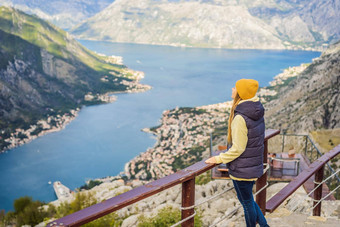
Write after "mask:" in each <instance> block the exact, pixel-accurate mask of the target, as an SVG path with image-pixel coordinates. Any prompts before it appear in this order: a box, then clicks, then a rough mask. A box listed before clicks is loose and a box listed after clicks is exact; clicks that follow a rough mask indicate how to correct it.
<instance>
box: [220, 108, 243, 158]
mask: <svg viewBox="0 0 340 227" xmlns="http://www.w3.org/2000/svg"><path fill="white" fill-rule="evenodd" d="M247 134H248V129H247V125H246V121H245V120H244V118H243V117H242V116H241V115H236V116H235V118H234V119H233V121H232V122H231V136H232V140H233V144H232V146H231V148H230V149H229V150H228V151H227V152H225V153H220V154H219V155H218V156H215V159H216V163H218V164H219V163H228V162H231V161H233V160H234V159H236V158H238V157H239V156H240V155H241V154H242V153H243V152H244V151H245V149H246V146H247V143H248V136H247Z"/></svg>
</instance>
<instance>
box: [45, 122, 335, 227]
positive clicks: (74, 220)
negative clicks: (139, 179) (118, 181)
mask: <svg viewBox="0 0 340 227" xmlns="http://www.w3.org/2000/svg"><path fill="white" fill-rule="evenodd" d="M279 133H280V131H279V130H272V129H271V130H266V133H265V141H264V147H265V150H264V163H267V153H268V140H269V139H270V138H272V137H274V136H276V135H278V134H279ZM339 153H340V145H339V146H337V147H336V148H334V149H333V150H332V151H330V152H328V153H327V154H325V155H323V156H322V157H320V158H319V159H318V160H316V161H315V162H314V163H312V164H311V166H310V168H309V169H307V170H305V171H303V172H302V173H301V174H300V175H299V176H298V177H296V178H295V179H294V180H293V181H292V182H291V183H289V184H288V185H287V186H286V187H285V188H283V189H282V190H281V191H280V192H279V193H277V194H276V195H275V196H273V197H272V198H271V199H270V200H269V201H268V202H266V187H267V186H268V183H267V173H266V172H265V173H264V174H263V175H262V177H260V178H259V179H258V180H257V181H256V192H257V193H256V202H257V204H258V205H259V207H260V209H261V210H262V212H263V213H265V212H266V211H269V212H273V211H274V210H275V209H276V208H277V207H278V206H279V205H280V204H281V203H282V202H283V201H284V200H285V199H286V198H288V196H289V195H291V194H292V193H293V192H295V190H296V189H297V188H298V187H300V186H301V185H302V184H303V183H304V182H305V181H306V180H307V179H309V178H310V177H311V176H312V175H313V174H315V181H316V183H319V184H320V182H322V179H323V168H324V166H325V164H326V163H327V162H328V161H329V160H330V159H332V158H333V157H335V156H336V155H337V154H339ZM215 166H216V164H206V163H205V161H204V160H203V161H200V162H197V163H195V164H194V165H191V166H189V167H187V168H185V169H183V170H180V171H178V172H176V173H174V174H171V175H169V176H166V177H163V178H161V179H158V180H156V181H153V182H151V183H148V184H146V185H143V186H140V187H137V188H134V189H132V190H131V191H128V192H126V193H123V194H121V195H118V196H116V197H113V198H111V199H108V200H106V201H103V202H101V203H98V204H96V205H93V206H90V207H88V208H85V209H83V210H80V211H78V212H75V213H73V214H70V215H68V216H65V217H63V218H60V219H58V220H55V221H53V222H51V223H49V224H48V225H47V226H49V227H52V226H54V227H57V226H80V225H83V224H86V223H88V222H91V221H93V220H96V219H98V218H100V217H102V216H105V215H107V214H109V213H112V212H114V211H117V210H119V209H122V208H124V207H126V206H129V205H131V204H134V203H136V202H138V201H140V200H143V199H146V198H148V197H150V196H152V195H155V194H156V193H159V192H161V191H164V190H166V189H169V188H171V187H174V186H175V185H178V184H182V209H181V219H182V221H181V223H180V224H181V225H182V226H194V218H193V217H194V216H195V210H194V207H195V206H196V205H198V204H196V205H195V177H196V176H198V175H200V174H202V173H204V172H206V171H208V170H210V169H212V168H214V167H215ZM316 186H317V184H316V185H315V187H316ZM321 192H322V187H319V188H318V189H316V190H315V193H314V200H315V201H319V204H316V207H315V208H314V209H313V213H315V215H319V216H320V211H321ZM237 209H238V208H237ZM314 210H315V211H314ZM234 211H235V210H234ZM235 212H236V211H235ZM235 212H234V213H235ZM228 215H230V214H228ZM231 215H232V214H231Z"/></svg>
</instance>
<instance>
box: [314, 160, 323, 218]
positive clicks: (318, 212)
mask: <svg viewBox="0 0 340 227" xmlns="http://www.w3.org/2000/svg"><path fill="white" fill-rule="evenodd" d="M324 168H325V165H323V166H321V168H320V169H319V170H318V171H316V173H315V180H314V188H315V187H317V186H318V185H319V184H320V183H321V182H322V180H323V171H324ZM321 197H322V185H320V186H319V187H318V188H317V189H316V190H315V191H314V202H313V207H314V206H315V205H316V204H317V203H318V201H319V200H320V199H321ZM320 215H321V202H320V203H319V204H318V205H317V206H316V207H315V208H314V209H313V216H320Z"/></svg>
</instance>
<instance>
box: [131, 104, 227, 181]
mask: <svg viewBox="0 0 340 227" xmlns="http://www.w3.org/2000/svg"><path fill="white" fill-rule="evenodd" d="M230 107H231V102H228V103H220V104H214V105H209V106H203V107H196V108H190V109H188V108H176V109H174V110H166V111H164V112H163V115H162V119H161V125H160V126H159V127H157V128H155V129H153V130H152V131H153V133H154V134H155V135H156V137H157V142H156V144H155V145H154V147H153V148H149V149H148V150H147V151H146V152H144V153H141V154H140V155H139V156H137V157H135V158H134V159H133V160H131V161H130V162H128V163H127V164H126V165H125V175H126V176H127V177H128V178H129V179H140V180H149V179H158V178H161V177H164V176H167V175H169V174H172V173H173V172H174V170H173V163H174V161H175V159H176V158H181V156H183V155H184V154H186V153H187V152H188V151H190V149H191V148H193V147H194V146H201V147H202V146H206V144H205V142H206V141H207V140H209V138H210V132H212V130H213V129H214V128H215V126H216V125H219V124H222V123H224V122H225V120H226V117H227V112H228V111H229V110H230Z"/></svg>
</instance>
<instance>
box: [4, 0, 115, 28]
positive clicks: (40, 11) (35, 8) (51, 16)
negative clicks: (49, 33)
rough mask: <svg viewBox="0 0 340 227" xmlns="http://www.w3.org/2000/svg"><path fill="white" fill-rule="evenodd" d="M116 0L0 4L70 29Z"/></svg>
mask: <svg viewBox="0 0 340 227" xmlns="http://www.w3.org/2000/svg"><path fill="white" fill-rule="evenodd" d="M113 1H114V0H72V1H68V0H49V1H45V0H30V1H26V0H0V5H4V6H11V7H14V8H16V9H20V10H22V11H24V12H26V13H29V14H35V15H37V16H39V17H40V18H42V19H44V20H48V21H50V22H52V23H54V24H55V25H57V26H59V27H61V28H63V29H70V28H71V27H73V26H75V25H76V24H78V23H80V22H82V21H83V20H85V19H88V18H90V17H92V16H94V15H95V14H96V13H98V12H100V11H101V10H103V9H104V8H105V7H107V6H108V5H109V4H111V3H112V2H113Z"/></svg>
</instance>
